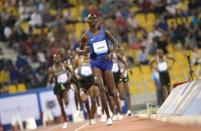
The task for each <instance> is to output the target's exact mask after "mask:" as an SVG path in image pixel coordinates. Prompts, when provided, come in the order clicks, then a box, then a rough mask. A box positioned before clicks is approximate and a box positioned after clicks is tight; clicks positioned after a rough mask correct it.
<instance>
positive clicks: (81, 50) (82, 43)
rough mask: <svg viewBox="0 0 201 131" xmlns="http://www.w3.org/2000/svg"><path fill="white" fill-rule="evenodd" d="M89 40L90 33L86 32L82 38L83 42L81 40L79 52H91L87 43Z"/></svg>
mask: <svg viewBox="0 0 201 131" xmlns="http://www.w3.org/2000/svg"><path fill="white" fill-rule="evenodd" d="M87 41H88V35H87V34H84V35H83V36H82V38H81V42H80V49H79V50H78V53H79V54H86V53H88V52H89V48H88V47H86V43H87Z"/></svg>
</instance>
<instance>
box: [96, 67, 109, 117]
mask: <svg viewBox="0 0 201 131" xmlns="http://www.w3.org/2000/svg"><path fill="white" fill-rule="evenodd" d="M92 71H93V75H94V77H95V83H96V85H97V86H98V87H99V91H100V97H101V101H102V106H103V108H104V111H105V113H106V115H107V118H110V114H109V110H108V106H107V99H106V91H105V87H104V83H103V72H102V71H101V70H100V69H98V68H92Z"/></svg>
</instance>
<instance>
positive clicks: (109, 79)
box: [104, 71, 121, 113]
mask: <svg viewBox="0 0 201 131" xmlns="http://www.w3.org/2000/svg"><path fill="white" fill-rule="evenodd" d="M104 80H105V82H106V83H107V87H108V92H109V95H110V97H112V98H111V99H112V100H113V101H114V103H115V104H116V105H117V109H118V112H119V113H120V112H121V109H120V105H119V99H118V95H117V92H116V91H115V86H116V85H115V83H114V77H113V73H112V71H105V72H104ZM113 113H114V109H113Z"/></svg>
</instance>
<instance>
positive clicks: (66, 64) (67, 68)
mask: <svg viewBox="0 0 201 131" xmlns="http://www.w3.org/2000/svg"><path fill="white" fill-rule="evenodd" d="M63 64H64V66H65V68H66V70H68V71H70V72H72V70H71V69H70V67H69V65H68V62H67V61H64V62H63Z"/></svg>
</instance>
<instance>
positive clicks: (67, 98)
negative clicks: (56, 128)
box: [63, 90, 69, 106]
mask: <svg viewBox="0 0 201 131" xmlns="http://www.w3.org/2000/svg"><path fill="white" fill-rule="evenodd" d="M63 99H64V104H65V105H66V106H68V104H69V96H68V91H67V90H65V91H64V92H63Z"/></svg>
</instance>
